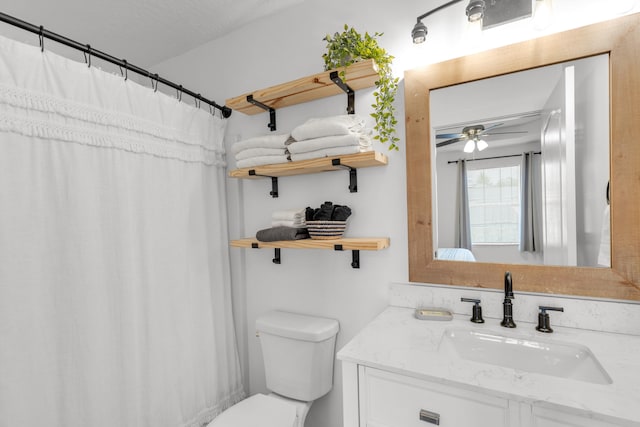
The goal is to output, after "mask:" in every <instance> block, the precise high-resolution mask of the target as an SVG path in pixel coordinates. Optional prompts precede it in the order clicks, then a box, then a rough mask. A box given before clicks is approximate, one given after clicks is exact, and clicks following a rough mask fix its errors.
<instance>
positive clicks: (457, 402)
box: [360, 368, 516, 427]
mask: <svg viewBox="0 0 640 427" xmlns="http://www.w3.org/2000/svg"><path fill="white" fill-rule="evenodd" d="M361 374H362V375H361V376H360V425H361V427H428V426H432V425H436V424H435V423H434V422H428V421H423V420H421V419H420V414H421V411H429V413H431V414H433V415H431V416H429V414H428V413H425V415H427V417H426V418H439V425H440V426H441V427H465V426H474V427H478V426H480V427H482V426H487V427H500V426H504V427H508V426H509V425H510V423H509V418H510V417H509V402H508V401H507V400H504V399H500V398H496V397H492V396H487V395H483V394H479V393H474V392H470V391H467V390H461V389H456V388H453V387H448V386H445V385H441V384H434V383H430V382H427V381H422V380H417V379H415V378H411V377H405V376H402V375H397V374H392V373H389V372H385V371H380V370H377V369H372V368H363V369H362V371H361ZM515 421H516V420H514V422H515Z"/></svg>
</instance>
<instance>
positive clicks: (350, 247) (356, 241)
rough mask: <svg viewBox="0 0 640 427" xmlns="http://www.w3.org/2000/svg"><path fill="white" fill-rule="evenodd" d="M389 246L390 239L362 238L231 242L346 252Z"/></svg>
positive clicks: (246, 245)
mask: <svg viewBox="0 0 640 427" xmlns="http://www.w3.org/2000/svg"><path fill="white" fill-rule="evenodd" d="M389 244H390V239H389V238H388V237H360V238H343V239H334V240H314V239H302V240H283V241H278V242H261V241H259V240H257V239H255V238H246V239H239V240H232V241H231V246H232V247H234V248H255V249H263V248H270V249H329V250H344V251H359V250H361V251H380V250H382V249H386V248H388V247H389ZM256 245H257V247H256ZM336 245H341V247H340V249H336Z"/></svg>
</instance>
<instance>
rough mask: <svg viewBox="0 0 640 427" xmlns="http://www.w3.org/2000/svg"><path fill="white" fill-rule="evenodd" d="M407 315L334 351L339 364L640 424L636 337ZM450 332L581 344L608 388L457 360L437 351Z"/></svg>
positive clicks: (394, 311)
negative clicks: (600, 370)
mask: <svg viewBox="0 0 640 427" xmlns="http://www.w3.org/2000/svg"><path fill="white" fill-rule="evenodd" d="M413 313H414V310H413V309H409V308H402V307H388V308H387V309H385V310H384V311H383V312H382V313H381V314H380V315H379V316H378V317H376V318H375V319H374V320H373V321H372V322H371V323H369V324H368V325H367V326H366V327H365V328H364V329H363V330H362V331H361V332H360V333H359V334H358V335H356V336H355V337H354V338H353V339H352V340H351V341H350V342H349V343H348V344H347V345H345V346H344V347H343V348H342V349H341V350H340V351H339V352H338V355H337V357H338V359H339V360H342V361H346V362H353V363H357V364H360V365H365V366H369V367H372V368H378V369H383V370H386V371H389V372H395V373H398V374H402V375H408V376H411V377H414V378H421V379H424V380H428V381H432V382H438V383H442V384H447V385H452V386H456V387H461V388H465V389H467V390H472V391H483V392H486V391H489V392H490V393H491V394H493V395H495V396H497V397H503V398H506V399H512V400H516V401H520V402H528V403H535V404H536V405H537V406H541V407H546V408H551V409H562V410H563V411H565V412H570V413H575V414H585V412H586V413H588V414H589V415H590V416H592V417H593V418H596V419H601V420H603V421H609V422H614V423H617V424H620V425H629V426H639V425H640V337H638V336H631V335H623V334H614V333H605V332H593V331H587V330H581V329H573V328H563V327H554V332H553V333H552V334H543V333H540V332H538V331H536V330H535V324H532V323H522V322H521V323H518V327H517V328H515V329H506V328H503V327H501V326H500V324H499V323H500V321H499V320H496V319H487V318H485V320H486V323H484V324H475V323H471V322H470V321H469V317H462V316H458V315H454V319H453V320H451V321H429V320H418V319H416V318H415V317H414V315H413ZM448 328H455V329H465V330H477V331H482V332H495V333H498V334H500V335H505V336H516V337H522V338H529V339H534V340H540V341H556V342H559V343H575V344H581V345H584V346H587V347H588V348H589V349H590V350H591V351H592V352H593V354H594V355H595V356H596V358H597V359H598V360H599V361H600V363H601V364H602V366H603V367H604V369H605V370H606V371H607V373H608V374H609V376H610V377H611V379H612V381H613V382H612V384H605V385H603V384H594V383H590V382H585V381H579V380H572V379H564V378H557V377H553V376H548V375H542V374H536V373H529V372H525V371H520V370H515V369H511V368H505V367H501V366H496V365H489V364H484V363H480V362H473V361H469V360H463V359H461V358H460V357H458V356H456V355H452V354H451V353H450V352H446V351H441V350H440V349H439V347H440V341H441V339H442V336H443V334H444V332H445V330H446V329H448Z"/></svg>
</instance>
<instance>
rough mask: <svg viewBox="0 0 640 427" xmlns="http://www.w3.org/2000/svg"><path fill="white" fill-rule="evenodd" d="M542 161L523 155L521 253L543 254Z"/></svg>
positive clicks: (526, 154) (521, 169) (531, 154)
mask: <svg viewBox="0 0 640 427" xmlns="http://www.w3.org/2000/svg"><path fill="white" fill-rule="evenodd" d="M540 179H541V178H540V160H539V158H537V157H536V155H535V153H534V152H529V153H522V163H521V166H520V244H519V249H520V252H537V253H540V252H542V218H541V216H542V211H541V203H542V189H541V185H540Z"/></svg>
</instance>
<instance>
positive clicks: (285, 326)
mask: <svg viewBox="0 0 640 427" xmlns="http://www.w3.org/2000/svg"><path fill="white" fill-rule="evenodd" d="M338 329H339V324H338V321H337V320H334V319H326V318H320V317H314V316H307V315H302V314H295V313H288V312H284V311H272V312H269V313H266V314H264V315H262V316H260V317H259V318H258V319H257V320H256V330H257V334H258V336H259V337H260V344H261V347H262V355H263V359H264V367H265V377H266V385H267V388H268V389H269V390H270V391H271V393H270V394H269V395H265V394H260V393H258V394H254V395H253V396H251V397H249V398H247V399H245V400H243V401H241V402H239V403H237V404H235V405H234V406H232V407H231V408H229V409H227V410H226V411H224V412H223V413H222V414H220V415H219V416H218V417H217V418H215V419H214V420H213V421H212V422H211V423H209V424H208V426H207V427H303V426H304V421H305V419H306V417H307V413H308V412H309V408H311V404H312V403H313V401H314V400H316V399H318V398H319V397H322V396H324V395H325V394H327V393H328V392H329V391H330V390H331V387H332V386H333V361H334V359H335V356H334V353H335V340H336V335H337V333H338Z"/></svg>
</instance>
